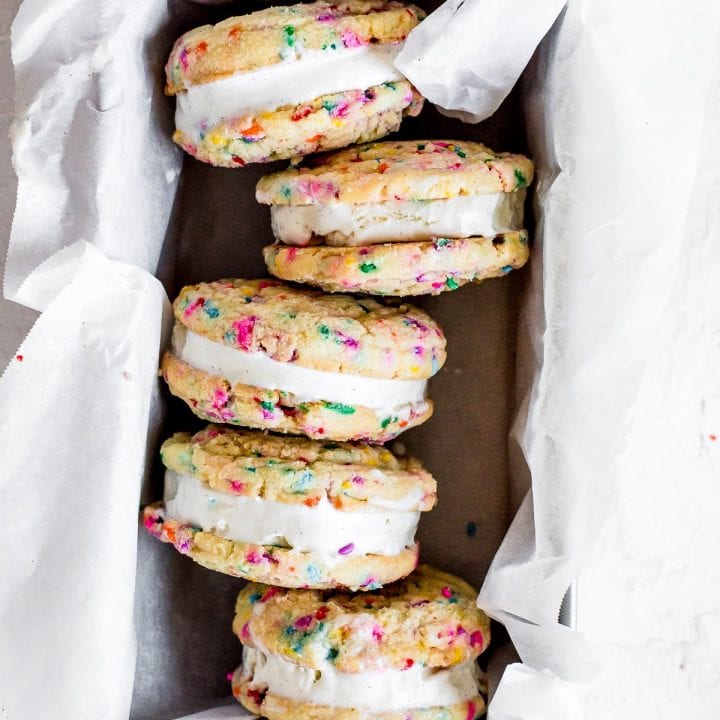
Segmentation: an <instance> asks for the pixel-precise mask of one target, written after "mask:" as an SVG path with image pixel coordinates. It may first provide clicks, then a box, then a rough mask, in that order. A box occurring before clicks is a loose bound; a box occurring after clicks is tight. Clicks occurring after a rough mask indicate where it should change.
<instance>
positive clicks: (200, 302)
mask: <svg viewBox="0 0 720 720" xmlns="http://www.w3.org/2000/svg"><path fill="white" fill-rule="evenodd" d="M204 304H205V298H198V299H197V300H193V301H192V302H191V303H190V304H189V305H188V306H187V307H186V308H185V313H184V315H185V317H190V316H191V315H192V314H193V313H194V312H195V311H196V310H197V309H198V308H201V307H202V306H203V305H204Z"/></svg>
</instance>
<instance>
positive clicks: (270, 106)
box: [166, 0, 423, 167]
mask: <svg viewBox="0 0 720 720" xmlns="http://www.w3.org/2000/svg"><path fill="white" fill-rule="evenodd" d="M422 17H423V12H422V11H421V10H420V9H419V8H416V7H415V6H413V5H404V4H403V3H400V2H387V3H386V2H380V1H378V0H346V1H345V2H339V3H330V2H325V1H322V2H314V3H307V4H300V5H290V6H286V7H271V8H267V9H265V10H259V11H258V12H254V13H250V14H249V15H242V16H239V17H232V18H228V19H227V20H224V21H223V22H221V23H219V24H217V25H214V26H210V25H205V26H203V27H200V28H197V29H195V30H192V31H190V32H188V33H186V34H185V35H183V36H182V37H181V38H180V39H179V40H178V41H177V42H176V43H175V47H174V48H173V51H172V54H171V55H170V58H169V60H168V63H167V66H166V75H167V85H166V92H167V93H168V94H170V95H175V96H176V98H177V111H176V114H175V124H176V128H177V129H176V131H175V134H174V140H175V142H177V143H178V144H179V145H180V146H182V147H183V148H184V149H185V150H187V152H189V153H190V154H191V155H194V156H195V157H196V158H198V159H199V160H203V161H204V162H208V163H212V164H213V165H220V166H224V167H238V166H241V165H245V164H246V163H252V162H268V161H271V160H279V159H282V158H292V157H296V156H299V155H306V154H307V153H311V152H315V151H317V150H327V149H332V148H340V147H345V146H346V145H350V144H352V143H354V142H365V141H368V140H375V139H377V138H380V137H383V135H387V134H388V133H390V132H393V131H394V130H397V129H398V127H399V126H400V122H401V120H402V117H403V115H417V114H418V113H419V112H420V109H421V107H422V102H423V101H422V97H421V96H420V95H419V94H418V93H417V91H416V90H415V89H414V88H413V87H412V85H411V84H410V83H409V82H408V81H407V80H406V79H404V77H403V76H402V75H401V74H400V73H399V72H398V71H397V70H396V69H395V67H394V66H393V60H394V58H395V56H396V55H397V54H398V52H400V49H401V47H402V43H403V41H404V40H405V37H406V36H407V34H408V33H409V32H410V30H412V29H413V28H414V27H415V26H416V25H417V24H418V22H419V21H420V19H421V18H422Z"/></svg>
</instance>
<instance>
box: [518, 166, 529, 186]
mask: <svg viewBox="0 0 720 720" xmlns="http://www.w3.org/2000/svg"><path fill="white" fill-rule="evenodd" d="M515 180H516V181H517V186H518V190H519V189H520V188H524V187H525V186H526V185H527V178H526V177H525V176H524V175H523V174H522V173H521V172H520V171H519V170H518V169H517V168H516V169H515Z"/></svg>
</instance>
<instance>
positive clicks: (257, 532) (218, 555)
mask: <svg viewBox="0 0 720 720" xmlns="http://www.w3.org/2000/svg"><path fill="white" fill-rule="evenodd" d="M161 455H162V460H163V463H164V464H165V467H166V473H165V493H164V500H163V502H162V503H158V504H155V505H150V506H148V507H147V508H146V509H145V511H144V524H145V527H146V528H147V529H148V530H149V531H150V532H151V533H152V534H153V535H155V536H156V537H158V538H160V539H161V540H164V541H165V542H170V543H172V544H173V545H174V546H175V547H176V548H177V549H178V550H179V551H180V552H181V553H184V554H186V555H188V556H190V557H191V558H192V559H193V560H195V561H196V562H198V563H200V564H201V565H203V566H205V567H207V568H210V569H212V570H218V571H220V572H223V573H227V574H228V575H235V576H237V577H242V578H246V579H249V580H255V581H259V582H265V583H271V584H273V585H281V586H283V587H312V588H333V587H347V588H351V589H361V590H362V589H368V588H376V587H379V586H381V585H384V584H386V583H388V582H391V581H393V580H397V579H398V578H401V577H404V576H405V575H407V574H408V573H410V572H411V571H412V570H413V569H414V568H415V566H416V565H417V553H418V547H417V544H416V542H415V528H416V527H417V524H418V520H419V517H420V512H421V511H425V510H430V509H432V507H433V506H434V505H435V500H436V487H435V480H434V479H433V477H432V476H431V475H430V473H428V472H427V471H426V470H425V469H424V468H423V466H422V465H421V463H420V462H419V461H418V460H415V459H413V458H401V457H396V456H395V455H393V454H392V453H391V452H390V451H389V450H387V449H385V448H384V447H383V446H375V445H364V444H351V443H336V442H320V441H316V440H308V439H307V438H299V437H281V436H277V435H269V434H266V433H263V432H260V431H258V430H240V429H236V428H229V427H226V426H218V425H210V426H209V427H208V428H206V429H205V430H202V431H201V432H198V433H196V434H195V435H192V436H191V435H189V434H188V433H178V434H176V435H174V436H173V437H172V438H170V439H169V440H167V441H166V442H165V443H164V444H163V446H162V450H161Z"/></svg>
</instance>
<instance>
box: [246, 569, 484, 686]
mask: <svg viewBox="0 0 720 720" xmlns="http://www.w3.org/2000/svg"><path fill="white" fill-rule="evenodd" d="M476 597H477V593H476V592H475V591H474V590H473V588H472V587H470V586H469V585H468V584H467V583H466V582H464V581H463V580H460V579H459V578H457V577H454V576H453V575H449V574H448V573H444V572H441V571H439V570H435V569H433V568H430V567H428V566H425V565H422V566H420V567H419V568H418V569H417V570H416V571H415V572H414V573H412V574H411V575H410V576H408V577H406V578H405V579H404V580H400V581H398V582H396V583H393V584H392V585H390V586H388V587H385V588H383V589H382V590H377V591H372V592H367V593H362V594H360V595H350V594H346V593H342V592H337V591H332V592H321V591H317V590H281V589H279V588H270V587H266V586H263V585H248V586H247V587H246V588H244V589H243V590H241V591H240V594H239V596H238V599H237V604H236V608H235V620H234V622H233V630H234V632H235V634H236V635H237V636H238V637H239V638H240V640H241V641H242V642H243V643H244V644H245V645H248V646H250V647H254V648H256V649H258V650H262V651H263V652H269V653H272V654H274V655H278V656H280V657H281V658H283V659H285V660H289V661H290V662H293V663H295V664H297V665H301V666H304V667H309V668H314V669H321V668H322V667H323V664H324V663H325V662H326V661H327V659H328V658H331V659H332V662H333V665H334V666H335V668H336V669H337V670H338V671H340V672H346V673H355V672H364V671H368V670H377V669H378V668H381V667H387V668H396V669H403V668H407V667H408V666H409V665H412V664H414V663H422V664H423V665H425V666H428V667H448V666H450V665H455V664H457V663H461V662H464V661H466V660H472V659H474V658H476V657H477V656H478V655H479V654H480V653H481V652H482V651H483V650H484V649H485V648H486V647H487V644H488V642H489V638H490V623H489V620H488V618H487V616H486V615H485V614H484V613H483V612H482V611H481V610H479V609H478V608H477V606H476V604H475V601H476Z"/></svg>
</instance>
